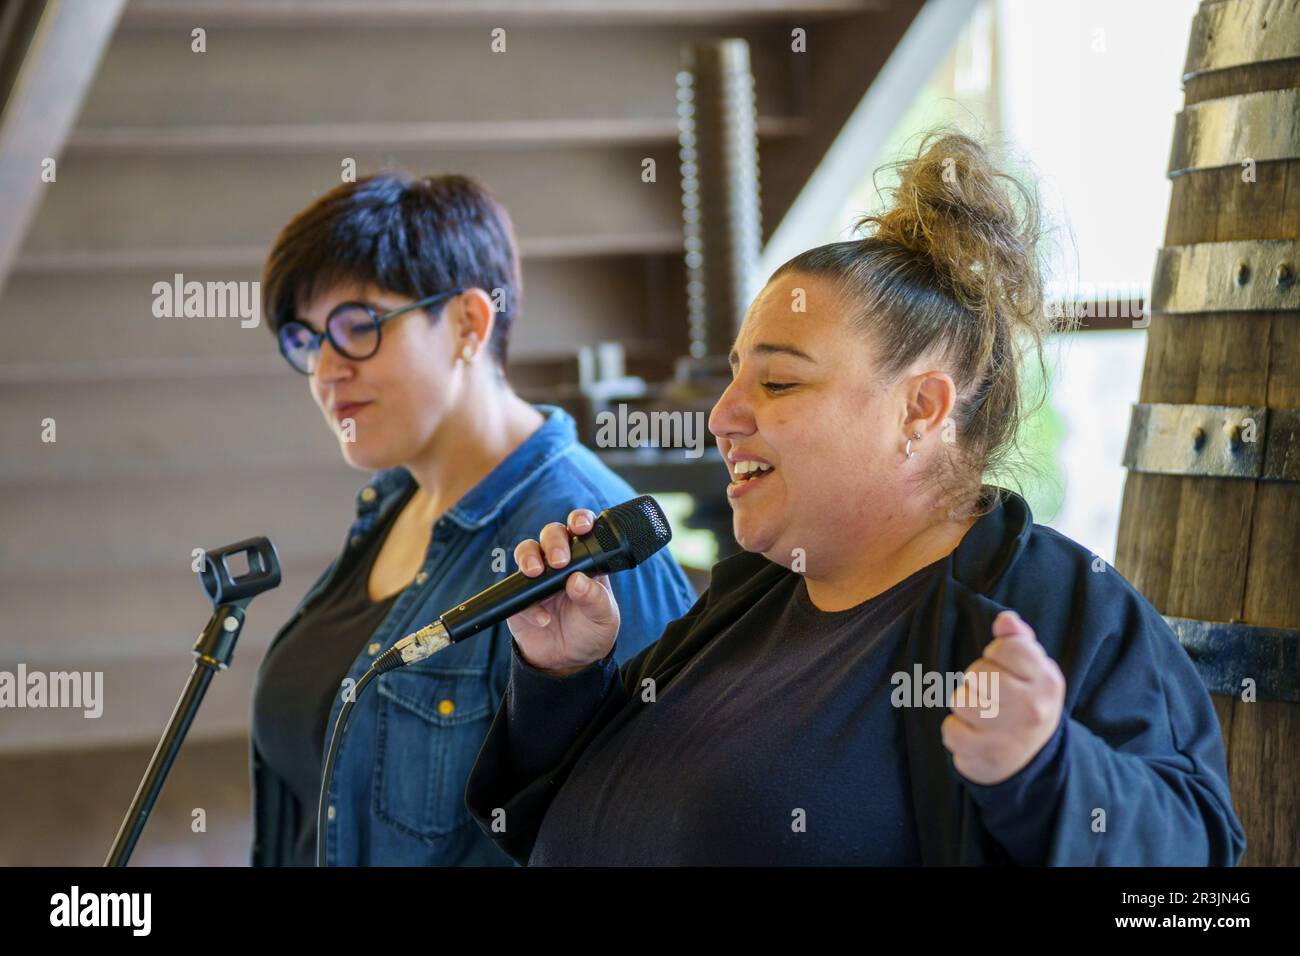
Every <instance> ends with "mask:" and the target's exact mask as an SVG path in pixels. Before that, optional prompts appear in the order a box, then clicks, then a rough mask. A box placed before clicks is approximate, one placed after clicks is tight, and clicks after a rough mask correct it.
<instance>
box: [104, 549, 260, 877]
mask: <svg viewBox="0 0 1300 956" xmlns="http://www.w3.org/2000/svg"><path fill="white" fill-rule="evenodd" d="M241 552H248V568H249V571H248V574H246V575H244V576H243V577H241V578H239V579H237V580H236V579H235V578H234V577H232V575H231V573H230V568H229V567H227V565H226V560H227V559H228V558H229V557H230V556H231V555H235V554H239V553H241ZM199 581H200V583H201V584H202V585H203V588H204V590H205V591H207V593H208V597H209V598H211V600H212V607H213V610H212V617H210V618H209V619H208V623H207V624H206V625H205V626H204V628H203V630H202V632H200V634H199V638H198V640H197V641H196V642H195V644H194V649H193V651H194V658H195V660H194V668H193V670H191V671H190V676H189V680H188V681H187V682H186V684H185V689H184V690H183V691H182V692H181V696H180V699H179V700H178V701H176V707H175V708H174V709H173V710H172V715H171V718H170V719H169V720H168V721H167V727H166V729H165V730H164V731H163V735H162V738H161V739H160V740H159V741H158V746H157V748H156V749H155V750H154V752H153V756H152V757H150V758H149V766H148V768H147V769H146V770H145V774H144V778H143V779H142V780H141V781H140V786H139V788H138V789H137V790H136V792H135V799H134V800H132V801H131V807H130V809H128V810H127V812H126V816H125V817H124V818H123V820H122V826H121V827H120V828H119V829H118V831H117V838H116V839H115V840H114V841H113V846H112V849H110V850H109V852H108V859H107V860H105V861H104V866H106V867H107V866H126V864H127V860H129V859H130V857H131V852H132V851H133V850H134V849H135V844H136V841H137V840H139V839H140V834H141V833H142V832H143V831H144V826H145V824H146V823H147V822H148V820H149V814H150V813H151V812H153V806H154V803H155V802H156V801H157V799H158V794H159V793H161V792H162V788H163V783H164V782H165V781H166V780H167V775H168V774H169V773H170V772H171V769H172V764H173V763H174V762H175V760H176V755H177V754H178V753H180V749H181V745H182V744H183V743H184V742H185V735H186V734H187V733H188V732H189V729H190V724H192V723H193V722H194V717H195V715H196V714H197V713H198V710H199V704H201V703H202V702H203V695H204V694H206V693H207V690H208V684H209V683H211V681H212V677H213V675H214V674H216V673H217V672H218V671H223V670H225V669H226V668H227V667H229V666H230V661H231V659H232V658H233V657H234V653H235V642H236V641H238V640H239V634H240V631H241V630H242V629H243V626H244V610H245V608H247V607H248V603H249V602H250V601H251V600H252V599H253V598H254V597H256V596H257V595H259V594H261V593H262V592H263V591H269V590H270V589H271V588H274V587H278V586H279V584H280V559H279V556H278V555H277V554H276V553H275V546H274V545H272V544H271V542H270V541H269V540H268V539H267V538H265V537H257V538H247V539H245V540H243V541H238V542H236V543H235V544H230V545H226V547H224V548H220V549H218V550H216V551H207V552H205V554H204V565H203V570H202V571H200V572H199Z"/></svg>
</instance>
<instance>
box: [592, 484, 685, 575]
mask: <svg viewBox="0 0 1300 956" xmlns="http://www.w3.org/2000/svg"><path fill="white" fill-rule="evenodd" d="M605 514H606V516H607V517H608V519H609V522H610V524H612V525H614V527H616V528H617V529H618V530H619V532H620V533H621V534H622V535H623V538H624V539H625V540H626V541H627V555H628V558H629V559H630V564H628V565H627V566H628V567H636V566H637V565H638V564H640V563H641V562H642V561H644V560H645V559H646V558H648V557H650V555H652V554H654V553H655V552H656V551H658V550H659V549H660V548H662V547H663V546H664V545H666V544H667V543H668V542H669V541H671V540H672V537H673V529H672V528H670V527H669V526H668V518H667V517H665V515H664V510H663V509H662V508H660V507H659V502H657V501H655V500H654V498H652V497H651V496H650V495H642V496H641V497H640V498H633V499H632V500H631V501H625V502H623V503H622V504H621V505H614V506H613V507H612V508H608V509H606V511H605ZM595 530H596V535H597V540H598V541H599V542H600V545H601V547H602V548H607V549H611V550H612V549H613V548H614V547H616V546H617V542H615V541H610V542H608V543H607V542H606V541H604V540H602V539H601V537H600V535H601V532H602V531H604V532H605V533H606V534H609V532H608V530H607V529H604V528H602V527H601V523H600V522H597V523H596V529H595Z"/></svg>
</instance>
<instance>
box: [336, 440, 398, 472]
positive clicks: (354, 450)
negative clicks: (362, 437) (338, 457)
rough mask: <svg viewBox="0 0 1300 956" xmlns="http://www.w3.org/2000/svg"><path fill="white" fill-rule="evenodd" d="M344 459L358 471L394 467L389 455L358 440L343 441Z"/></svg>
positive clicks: (341, 444)
mask: <svg viewBox="0 0 1300 956" xmlns="http://www.w3.org/2000/svg"><path fill="white" fill-rule="evenodd" d="M340 447H341V448H342V451H343V460H344V461H346V462H347V463H348V464H349V465H351V466H352V467H353V468H355V469H357V470H358V471H382V470H383V469H385V468H390V467H392V463H391V462H390V461H389V460H388V458H389V456H387V455H385V454H383V453H382V452H381V451H380V450H379V449H376V448H367V447H365V446H364V445H359V444H357V443H356V442H342V443H340Z"/></svg>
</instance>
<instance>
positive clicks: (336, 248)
mask: <svg viewBox="0 0 1300 956" xmlns="http://www.w3.org/2000/svg"><path fill="white" fill-rule="evenodd" d="M350 281H353V282H358V283H360V284H365V285H373V286H376V287H377V288H380V289H383V290H384V291H387V292H393V293H396V294H398V295H401V296H405V297H407V298H410V299H422V298H424V297H426V296H429V295H433V294H434V293H436V292H440V291H443V290H446V289H455V288H472V287H477V288H480V289H483V290H484V291H486V292H487V293H488V294H489V295H491V296H492V297H493V301H494V303H499V305H500V309H499V311H498V312H497V313H496V320H495V322H494V323H493V332H492V339H491V341H490V342H489V343H488V348H489V351H490V353H491V354H492V356H493V357H494V358H495V359H496V362H497V365H498V367H499V368H501V369H504V368H505V364H506V347H507V344H508V342H509V338H510V326H511V323H512V321H513V319H514V318H515V316H516V315H517V314H518V313H519V305H520V296H521V293H522V291H523V289H522V281H521V278H520V271H519V248H518V245H517V244H516V242H515V235H514V226H513V224H512V223H511V221H510V215H509V213H507V212H506V209H505V207H504V206H502V205H501V203H500V202H499V201H497V199H496V197H495V196H493V195H492V193H491V192H489V191H488V189H487V188H486V187H485V186H483V185H482V184H481V183H479V182H476V181H475V180H473V179H471V178H470V177H468V176H461V175H455V174H453V175H445V176H424V177H418V178H417V177H415V176H412V175H410V174H408V173H404V172H396V171H391V172H382V173H376V174H374V175H371V176H366V177H363V178H362V179H358V180H357V181H356V182H354V183H343V184H342V185H339V186H336V187H335V188H334V189H331V190H330V191H329V192H327V193H326V194H325V195H323V196H321V197H320V198H319V199H317V200H316V201H315V202H313V203H312V204H311V205H310V206H308V207H307V208H306V209H304V210H303V211H302V212H300V213H298V215H296V216H294V218H293V219H292V220H291V221H290V222H289V224H288V225H287V226H285V227H284V229H283V230H281V232H280V235H279V236H277V237H276V240H275V244H274V246H272V248H271V252H270V254H269V255H268V256H267V260H266V265H265V267H264V269H263V271H262V313H263V314H264V315H266V316H269V318H270V321H269V323H268V324H269V326H270V328H271V333H272V334H273V335H278V334H279V331H280V326H281V325H283V324H284V323H285V322H287V321H289V320H290V319H292V318H293V317H294V316H295V314H296V312H297V307H298V303H299V302H300V301H303V300H304V299H310V298H311V297H313V296H315V295H316V294H317V293H319V292H321V291H323V290H325V289H328V288H329V287H331V286H334V285H338V284H340V283H343V282H350ZM498 290H499V291H498Z"/></svg>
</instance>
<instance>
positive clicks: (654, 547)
mask: <svg viewBox="0 0 1300 956" xmlns="http://www.w3.org/2000/svg"><path fill="white" fill-rule="evenodd" d="M672 536H673V532H672V528H670V527H669V526H668V519H667V518H665V517H664V512H663V509H662V508H660V507H659V502H657V501H655V500H654V498H652V497H650V496H649V495H642V496H641V497H640V498H633V499H632V500H631V501H625V502H623V503H622V504H621V505H614V506H613V507H612V508H606V509H605V510H604V511H602V512H601V513H600V514H599V515H597V516H596V520H595V521H594V522H593V523H592V528H591V530H590V531H588V532H587V533H586V534H584V535H581V536H579V537H574V538H571V539H570V541H569V563H568V564H566V565H565V566H564V567H562V568H552V567H550V566H549V565H548V566H547V567H546V568H545V569H544V570H543V571H542V573H541V574H539V575H538V576H537V577H535V578H530V577H528V576H527V575H525V574H524V573H523V572H522V571H516V572H515V573H514V574H512V575H510V576H509V577H508V578H506V579H504V580H502V581H498V582H497V583H496V584H494V585H492V586H491V587H489V588H487V589H486V590H484V591H480V592H479V593H478V594H476V595H474V596H473V597H472V598H470V599H469V600H467V601H465V602H464V603H462V604H458V605H456V606H455V607H454V608H452V609H451V610H450V611H447V612H445V613H444V614H443V615H442V616H441V617H440V618H438V620H437V621H434V622H433V623H432V624H430V625H428V626H427V627H422V628H420V630H418V631H416V632H415V633H413V634H408V635H407V636H406V637H404V638H402V639H401V640H400V641H398V642H397V643H396V644H394V645H393V646H392V647H391V648H389V649H388V650H387V651H385V652H384V653H383V654H381V655H380V656H379V657H378V658H377V659H376V660H375V663H374V664H373V665H372V667H373V669H374V670H376V671H378V672H379V673H383V672H385V671H390V670H393V669H395V668H398V667H402V666H404V665H406V664H411V663H414V662H415V661H419V660H423V659H424V658H426V657H428V656H429V655H430V654H434V653H436V652H438V651H440V650H442V649H443V648H444V647H448V646H449V645H451V644H455V643H456V642H458V641H463V640H464V639H465V638H467V637H470V636H471V635H474V634H477V633H478V632H479V631H482V630H484V629H485V628H489V627H492V626H493V625H494V624H498V623H500V622H501V621H504V620H505V619H506V618H508V617H510V616H511V615H513V614H518V613H519V612H520V611H522V610H523V609H524V608H526V607H532V606H533V605H534V604H536V603H537V602H538V601H542V600H545V599H546V598H548V597H550V596H551V595H552V594H555V593H556V592H558V591H559V590H560V589H561V588H563V587H564V582H565V580H566V579H567V578H568V577H569V575H570V574H573V573H574V572H575V571H582V572H583V573H584V574H587V575H589V576H592V577H594V576H596V575H600V574H609V573H610V572H612V571H626V570H627V569H628V568H634V567H636V566H637V565H638V564H640V563H641V562H642V561H644V560H645V559H646V558H648V557H650V555H652V554H654V553H655V552H656V551H658V550H659V549H660V548H662V547H663V546H664V545H666V544H667V543H668V542H669V541H670V540H672ZM543 563H545V562H543Z"/></svg>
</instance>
